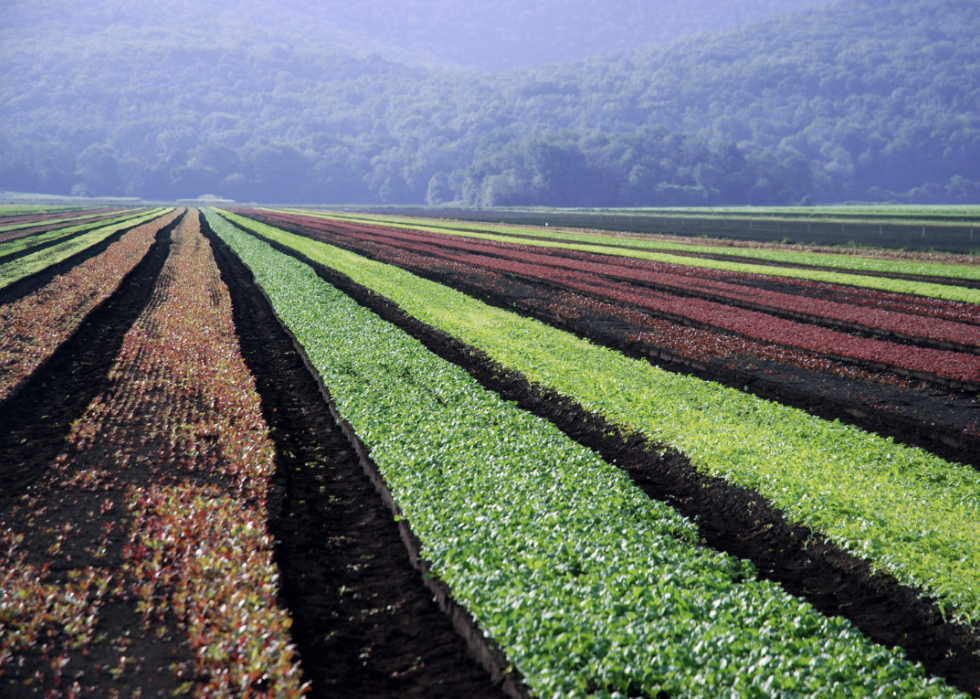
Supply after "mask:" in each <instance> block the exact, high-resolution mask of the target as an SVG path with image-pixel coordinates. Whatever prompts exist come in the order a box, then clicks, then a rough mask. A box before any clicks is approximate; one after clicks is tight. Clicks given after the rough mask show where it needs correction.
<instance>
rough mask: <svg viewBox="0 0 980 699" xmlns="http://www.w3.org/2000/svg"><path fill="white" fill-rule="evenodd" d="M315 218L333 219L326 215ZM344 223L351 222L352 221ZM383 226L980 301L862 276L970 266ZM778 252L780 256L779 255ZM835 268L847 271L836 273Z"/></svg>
mask: <svg viewBox="0 0 980 699" xmlns="http://www.w3.org/2000/svg"><path fill="white" fill-rule="evenodd" d="M306 213H309V212H306ZM315 215H318V216H322V217H328V215H327V214H315ZM329 216H332V215H329ZM345 220H352V219H350V218H349V217H347V218H346V219H345ZM361 220H363V219H361ZM371 222H372V223H377V222H378V221H377V220H372V221H371ZM384 225H386V226H390V227H401V228H408V229H412V230H420V231H429V232H436V233H444V234H448V235H454V236H463V237H467V238H475V239H478V240H490V241H496V242H501V243H515V242H519V243H520V244H521V245H527V246H531V247H541V248H552V249H561V250H576V251H580V252H592V253H599V254H603V255H613V256H619V257H630V258H635V259H640V260H650V261H653V262H664V263H667V264H673V265H681V266H688V267H697V268H705V269H715V270H723V271H728V272H735V273H746V274H766V275H771V276H775V277H786V278H790V279H806V280H809V281H813V282H826V283H830V284H847V285H850V286H858V287H862V288H867V289H880V290H882V291H891V292H895V293H902V294H916V295H919V296H927V297H931V298H938V299H946V300H948V301H961V302H965V303H980V289H974V288H968V287H964V286H956V285H955V284H952V283H950V284H946V283H942V284H940V283H935V282H927V281H914V280H908V279H898V278H892V277H888V276H871V275H868V274H861V273H860V272H874V273H876V274H895V275H921V276H931V277H946V278H949V279H950V280H951V282H955V281H957V280H959V279H966V280H970V281H975V279H976V278H977V275H978V274H980V272H978V269H980V268H977V267H972V266H968V265H944V264H938V263H925V262H911V261H906V260H876V259H873V258H864V257H860V258H859V257H856V256H851V255H836V256H835V255H825V254H815V253H814V254H807V253H794V252H780V251H775V250H754V249H745V248H739V249H738V256H739V257H754V258H757V259H760V261H761V262H764V263H753V262H739V261H733V260H724V259H713V258H710V257H690V256H688V255H685V254H682V253H693V254H706V255H732V249H731V248H720V247H719V248H715V247H711V246H690V245H685V246H683V248H684V249H683V250H676V249H674V247H670V244H663V245H667V246H668V247H667V248H666V249H668V250H670V252H654V251H653V250H651V249H647V248H648V247H652V248H654V249H657V248H659V247H661V244H660V243H656V242H648V241H647V240H643V241H629V240H627V239H619V238H617V239H615V240H616V245H615V246H613V245H610V242H609V241H610V239H609V237H608V236H589V235H586V234H574V233H562V234H561V240H555V239H552V238H553V236H552V235H551V234H550V233H547V234H545V233H540V232H538V231H534V230H531V229H522V230H521V234H520V235H519V236H515V235H512V234H504V233H492V232H483V229H479V230H478V229H472V228H469V227H468V228H466V229H460V228H454V227H449V226H435V225H431V224H428V223H425V224H422V223H418V222H414V223H403V222H397V221H388V220H385V221H384ZM582 237H584V238H586V239H587V240H586V242H577V241H578V240H579V238H582ZM622 243H625V244H622ZM630 243H632V244H630ZM675 247H676V246H675ZM695 248H696V249H695ZM702 248H703V249H702ZM746 252H752V253H753V254H752V255H751V256H750V255H745V254H744V253H746ZM770 253H771V254H770ZM776 253H779V254H778V255H777V254H776ZM773 262H775V263H783V264H787V265H813V266H814V268H808V267H793V266H786V267H782V266H779V265H778V264H771V263H773ZM828 268H829V269H828ZM836 269H841V270H848V271H835V270H836Z"/></svg>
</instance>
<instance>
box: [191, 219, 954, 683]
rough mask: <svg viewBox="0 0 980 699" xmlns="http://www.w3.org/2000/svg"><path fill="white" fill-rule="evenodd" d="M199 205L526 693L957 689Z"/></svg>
mask: <svg viewBox="0 0 980 699" xmlns="http://www.w3.org/2000/svg"><path fill="white" fill-rule="evenodd" d="M206 215H207V217H208V220H209V221H210V223H211V226H212V227H213V228H214V230H215V231H216V232H217V233H218V235H219V236H221V238H222V239H223V240H225V241H226V242H227V243H228V244H229V245H230V246H231V247H232V248H233V249H234V250H235V252H236V253H237V254H238V255H239V257H241V259H242V260H243V261H244V262H245V263H246V264H247V265H248V266H249V267H250V268H251V269H252V271H253V272H254V274H255V278H256V281H257V282H258V283H259V284H260V285H261V286H262V287H263V288H264V289H265V291H266V292H267V293H268V295H269V297H270V298H271V300H272V304H273V306H274V308H275V310H276V312H277V313H278V314H279V316H280V318H281V319H282V320H283V321H284V322H285V323H286V325H287V326H288V327H289V328H290V330H291V331H292V332H293V334H294V335H295V336H296V338H297V339H298V340H299V341H300V342H301V343H302V345H303V347H304V348H305V350H306V353H307V354H308V356H309V357H310V360H311V361H312V363H313V364H314V366H315V367H316V369H317V371H318V372H319V373H320V375H321V376H322V378H323V380H324V382H325V384H326V385H327V386H328V388H329V390H330V391H331V395H332V397H333V399H334V401H335V402H336V405H337V408H338V410H339V411H340V413H341V414H342V416H343V417H344V418H345V419H346V420H348V421H349V422H350V423H351V424H352V426H353V427H354V429H355V430H356V431H357V434H358V435H359V436H360V438H361V439H362V440H363V441H364V442H365V444H367V446H368V447H369V448H370V449H371V456H372V458H373V460H374V461H375V463H376V464H377V465H378V467H379V469H380V470H381V472H382V474H383V475H384V478H385V480H386V482H387V483H388V485H389V486H390V487H391V489H392V491H393V493H394V494H395V497H396V499H397V501H398V503H399V506H400V508H401V509H402V512H403V513H404V515H405V516H406V517H407V518H408V519H409V520H410V522H411V524H412V528H413V530H414V531H415V532H416V534H417V535H418V536H419V538H420V540H421V541H422V543H423V555H424V556H425V558H426V559H427V560H429V561H430V562H431V563H432V565H433V569H434V571H435V572H436V573H437V574H438V575H439V576H440V578H441V579H443V580H444V581H445V582H446V583H447V584H448V585H449V586H450V588H451V590H452V591H453V594H454V596H455V597H456V599H457V600H458V601H459V602H460V603H461V604H463V605H464V606H466V607H467V608H468V609H469V610H470V611H471V612H472V614H473V615H474V617H475V618H476V620H477V621H478V623H479V624H480V626H481V628H482V629H483V630H484V632H485V633H487V635H488V636H490V637H491V638H493V639H495V640H496V641H497V642H498V643H499V644H500V645H501V647H502V648H503V649H504V650H505V652H506V653H507V655H508V657H509V658H510V660H511V661H512V662H513V663H514V664H515V666H516V667H518V668H519V669H520V670H521V672H522V673H523V674H524V676H525V677H526V678H527V680H528V682H529V683H530V685H531V687H532V689H533V691H534V693H535V694H536V695H537V696H540V697H549V698H551V697H554V698H556V699H557V698H558V697H595V698H604V699H613V698H624V697H627V696H630V697H637V696H643V697H654V696H658V693H659V692H665V693H666V694H667V695H670V696H686V697H695V696H699V697H700V696H703V697H736V696H743V697H744V696H759V697H762V696H766V697H837V696H840V697H844V696H870V695H876V694H875V693H876V692H877V693H880V694H878V695H880V696H903V697H925V696H954V695H956V693H955V692H953V691H952V690H950V689H949V688H948V687H947V686H946V685H945V684H944V683H943V682H942V681H940V680H937V679H932V680H929V679H926V678H925V677H924V674H923V672H922V670H921V668H919V667H918V666H913V665H910V664H909V663H908V662H907V661H905V660H904V659H902V657H901V654H900V652H898V653H896V652H895V651H890V650H887V649H883V648H881V647H878V646H875V645H873V644H871V643H869V642H868V641H867V640H866V639H865V638H864V637H863V636H862V635H861V634H860V633H858V632H857V631H855V630H854V629H853V627H852V626H851V625H850V624H849V623H848V622H847V621H844V620H841V619H838V618H833V619H831V618H827V617H823V616H821V615H820V614H818V613H816V612H815V611H814V610H813V608H812V607H810V606H809V605H808V604H807V603H805V602H801V601H800V600H798V599H795V598H793V597H791V596H789V595H787V594H786V593H785V592H784V591H783V590H782V589H781V588H780V587H779V586H777V585H775V584H772V583H770V582H768V581H764V580H757V579H755V576H754V573H753V570H752V566H751V565H750V564H747V563H744V562H741V561H739V560H737V559H734V558H732V557H730V556H726V555H723V554H718V553H716V552H713V551H710V550H707V549H704V548H702V547H700V546H698V544H697V531H696V528H695V527H694V526H693V524H692V523H691V522H689V521H687V520H685V519H684V518H682V517H680V516H679V515H678V514H677V513H676V512H675V511H674V510H673V509H671V508H670V507H668V506H667V505H665V504H663V503H659V502H656V501H651V500H650V499H649V498H648V497H646V496H645V495H644V494H643V493H642V492H640V491H639V490H638V489H636V488H635V487H634V486H633V485H632V484H631V483H630V481H629V478H628V476H627V475H626V474H625V473H623V472H622V471H621V470H619V469H618V468H616V467H614V466H612V465H610V464H608V463H605V462H604V461H602V460H601V459H600V458H599V457H598V456H597V455H596V454H595V453H594V452H592V451H590V450H588V449H586V448H584V447H582V446H581V445H579V444H577V443H576V442H574V441H572V440H571V439H569V438H568V437H566V436H565V435H564V434H563V433H562V432H561V431H559V430H558V429H557V428H556V427H555V426H554V425H552V424H551V423H549V422H547V421H545V420H542V419H539V418H536V417H534V416H532V415H530V414H529V413H526V412H524V411H522V410H520V409H518V408H517V407H515V406H513V405H511V404H508V403H507V402H505V401H503V400H502V399H501V398H500V397H499V396H497V395H496V394H495V393H492V392H490V391H487V390H485V389H483V388H482V387H481V386H479V384H477V383H476V382H475V381H474V380H473V379H472V378H471V377H469V375H468V374H466V373H465V372H464V371H463V370H462V369H461V368H459V367H457V366H455V365H453V364H451V363H449V362H446V361H444V360H442V359H439V358H438V357H436V356H435V355H434V354H432V353H431V352H429V351H428V350H426V349H425V348H424V347H423V346H422V345H421V344H420V343H419V342H417V341H416V340H414V339H413V338H411V337H409V336H408V335H407V334H405V333H404V332H402V331H401V330H399V329H397V328H396V327H395V326H393V325H390V324H388V323H386V322H384V321H382V320H381V319H380V318H378V317H377V316H376V315H374V314H373V313H371V312H370V311H368V310H367V309H365V308H363V307H361V306H359V305H357V304H356V303H355V302H353V301H352V300H351V299H350V298H349V297H347V296H345V295H344V294H342V293H341V292H339V291H338V290H337V289H336V288H334V287H332V286H330V285H329V284H327V283H325V282H324V281H322V280H321V279H319V278H318V277H317V276H316V274H315V272H314V271H313V270H312V269H311V268H310V267H308V266H306V265H304V264H302V263H301V262H299V261H298V260H296V259H294V258H292V257H290V256H287V255H284V254H281V253H279V252H276V251H274V250H273V249H272V248H271V247H270V246H269V245H267V244H266V243H264V242H262V241H261V240H259V239H258V238H256V237H253V236H250V235H248V234H246V233H243V232H242V231H240V230H238V229H237V228H235V227H233V226H231V225H230V224H229V223H228V222H227V221H225V220H222V219H221V218H219V217H218V216H217V215H215V214H214V213H213V212H211V211H206ZM263 232H264V233H267V234H269V233H270V230H267V229H263ZM284 239H286V238H284ZM455 310H457V311H460V312H464V313H465V312H467V311H466V309H465V308H462V307H459V306H456V307H455ZM474 319H477V318H476V316H474ZM526 339H527V340H528V341H533V340H534V338H533V337H531V336H528V337H527V338H526ZM541 349H542V350H543V349H544V348H541ZM591 378H595V377H591Z"/></svg>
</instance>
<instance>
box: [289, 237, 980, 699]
mask: <svg viewBox="0 0 980 699" xmlns="http://www.w3.org/2000/svg"><path fill="white" fill-rule="evenodd" d="M272 244H273V246H274V247H276V248H277V249H279V250H281V251H283V252H285V253H287V254H291V255H293V256H294V257H297V258H299V259H301V260H303V261H304V262H306V263H307V264H310V265H311V266H313V267H314V269H316V271H317V273H318V274H319V275H320V276H321V278H323V279H324V280H326V281H328V282H329V283H331V284H334V285H335V286H337V287H338V288H339V289H341V290H342V291H344V292H345V293H347V294H349V295H350V296H351V297H352V298H354V299H355V300H356V301H357V302H358V303H360V304H362V305H364V306H365V307H367V308H369V309H371V310H372V311H374V312H375V313H378V314H379V315H380V316H381V317H382V318H384V319H385V320H387V321H389V322H391V323H393V324H395V325H397V326H398V327H400V328H401V329H403V330H405V331H406V332H408V333H409V334H410V335H412V336H413V337H415V338H416V339H418V340H419V341H421V342H422V343H423V344H424V345H425V346H426V347H428V348H429V349H430V350H431V351H432V352H434V353H435V354H437V355H439V356H441V357H443V358H444V359H446V360H448V361H451V362H453V363H455V364H458V365H459V366H461V367H463V368H464V369H465V370H466V371H468V372H469V373H470V375H471V376H473V377H474V378H475V379H476V380H477V381H479V382H480V383H481V384H482V385H483V386H485V387H486V388H488V389H490V390H493V391H496V392H497V393H499V394H500V395H501V396H502V397H503V398H504V399H505V400H515V401H517V402H518V405H519V406H520V407H521V408H523V409H525V410H528V411H530V412H532V413H534V414H535V415H538V416H540V417H543V418H545V419H548V420H550V421H552V422H553V423H554V424H556V425H557V426H558V427H559V428H560V429H562V430H563V431H564V432H565V433H566V434H568V435H569V436H570V437H571V438H573V439H575V440H576V441H578V442H579V443H581V444H583V445H585V446H588V447H590V448H592V449H595V450H596V451H597V452H598V453H599V454H601V455H602V456H603V458H605V459H606V460H608V461H609V462H611V463H615V464H617V465H619V466H620V467H621V468H623V469H624V470H626V471H627V472H628V473H629V474H630V475H631V476H632V478H633V481H634V483H636V484H637V486H638V487H640V488H642V489H643V490H644V492H646V493H647V494H649V495H650V496H651V497H653V498H656V499H659V500H663V501H665V502H667V503H669V504H671V505H672V506H673V507H675V508H676V509H677V510H678V511H679V512H681V513H682V514H684V515H685V516H687V517H689V518H691V519H693V520H694V521H696V522H697V523H698V525H699V528H700V531H701V535H702V536H703V537H704V539H705V541H706V543H707V544H708V545H709V546H711V547H713V548H715V549H718V550H720V551H725V552H727V553H731V554H733V555H736V556H739V557H741V558H744V559H748V560H750V561H752V562H753V563H754V564H755V565H756V567H757V568H758V569H759V572H760V575H761V576H762V577H765V578H768V579H771V580H773V581H776V582H778V583H779V584H781V585H782V586H783V587H784V588H785V589H786V590H787V591H788V592H790V593H791V594H794V595H797V596H799V597H803V598H805V599H807V600H808V601H810V602H811V603H812V604H813V605H814V606H815V607H816V608H817V609H819V610H820V611H821V612H823V613H825V614H828V615H839V616H843V617H845V618H847V619H849V620H850V621H851V622H853V623H854V624H855V625H856V626H857V627H858V628H859V629H861V631H862V632H864V633H865V634H866V635H867V636H868V637H869V638H871V639H873V640H874V641H876V642H878V643H881V644H883V645H886V646H896V645H898V646H901V647H903V648H904V649H905V651H906V652H907V655H908V657H909V658H910V659H911V660H913V661H918V662H921V663H922V664H923V665H924V666H925V668H926V670H927V671H928V672H930V673H932V674H934V675H938V676H941V677H944V678H946V680H947V681H948V682H949V683H950V684H952V685H954V686H956V687H958V688H959V689H961V690H962V691H965V692H968V693H970V694H972V695H973V696H980V635H978V633H977V629H973V628H967V627H963V626H959V625H956V624H951V623H946V622H945V621H944V619H943V615H942V613H941V611H940V609H939V608H938V607H937V606H936V605H935V604H932V603H931V602H929V601H928V600H927V599H925V598H924V597H923V596H922V594H921V592H920V591H919V590H916V589H913V588H910V587H908V586H905V585H902V584H900V583H898V582H897V581H896V580H895V579H894V578H893V577H891V576H887V575H881V574H875V573H873V572H872V571H871V570H870V568H869V566H868V565H867V563H865V562H863V561H861V560H859V559H857V558H855V557H854V556H852V555H850V554H849V553H847V552H846V551H843V550H842V549H841V548H840V547H838V546H836V545H834V544H833V543H831V542H828V541H826V540H825V539H824V538H823V537H821V536H820V535H818V534H815V533H813V532H811V531H810V530H809V529H806V528H804V527H798V526H794V525H792V524H790V523H788V522H787V521H786V520H785V518H784V516H783V514H782V513H781V512H780V511H779V510H778V509H776V508H775V507H773V506H772V504H771V503H769V502H768V501H767V500H766V499H765V498H763V497H762V496H760V495H759V494H758V493H756V492H754V491H750V490H746V489H743V488H739V487H737V486H733V485H731V484H729V483H727V482H726V481H723V480H719V479H715V478H710V477H706V476H704V475H701V474H698V473H697V472H696V471H695V470H694V468H693V467H692V466H691V465H690V463H689V462H688V461H687V459H686V457H684V456H683V455H682V454H679V453H677V452H671V451H667V452H666V453H663V454H662V455H661V454H660V453H659V450H658V449H657V448H656V447H658V445H652V444H648V443H646V442H645V441H643V440H642V439H640V438H638V437H635V436H634V437H629V438H627V437H624V436H623V435H622V433H621V432H620V431H619V430H618V429H617V428H616V427H615V426H613V425H611V424H609V423H607V422H606V421H605V420H604V419H603V418H601V417H599V416H596V415H592V414H589V413H588V412H587V411H586V410H585V409H584V408H582V407H581V406H580V405H578V404H576V403H574V402H572V401H569V400H567V399H564V398H562V397H560V396H558V395H556V394H554V393H551V392H549V391H547V390H543V389H541V388H540V387H537V386H533V385H531V384H529V383H528V382H527V381H526V379H524V378H523V377H522V376H521V375H520V374H517V373H515V372H511V371H507V370H506V369H504V368H502V367H500V366H498V365H494V364H493V363H492V362H491V361H490V360H489V359H488V358H487V357H485V356H483V355H482V354H481V353H480V352H479V351H477V350H474V349H473V348H471V347H468V346H466V345H465V344H463V343H461V342H459V341H458V340H456V339H454V338H452V337H450V336H447V335H446V334H444V333H442V332H440V331H438V330H435V329H433V328H431V327H429V326H427V325H424V324H423V323H420V322H419V321H417V320H415V319H414V318H412V317H410V316H407V315H406V314H404V313H403V312H402V311H401V310H399V309H398V307H397V306H396V305H395V304H393V303H391V302H390V301H388V300H387V299H385V298H383V297H381V296H378V295H377V294H375V293H374V292H372V291H370V290H368V289H367V288H365V287H363V286H361V285H359V284H357V283H355V282H353V281H352V280H350V279H349V278H347V277H346V276H344V275H342V274H339V273H337V272H336V271H334V270H331V269H329V268H326V267H324V266H322V265H319V264H317V263H315V262H313V261H312V260H310V259H309V258H306V257H305V256H303V255H301V254H299V253H296V252H295V251H292V250H290V249H289V248H286V247H285V246H282V245H279V244H277V243H272Z"/></svg>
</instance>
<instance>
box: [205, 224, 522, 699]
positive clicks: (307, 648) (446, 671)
mask: <svg viewBox="0 0 980 699" xmlns="http://www.w3.org/2000/svg"><path fill="white" fill-rule="evenodd" d="M202 229H203V230H205V232H206V234H207V235H208V237H209V239H210V240H211V244H212V248H213V249H214V251H215V258H216V260H217V261H218V266H219V269H220V270H221V275H222V278H223V280H224V281H225V283H226V284H227V285H228V287H229V290H230V291H231V298H232V306H233V312H234V318H235V324H236V327H237V329H238V334H239V341H240V342H241V348H242V354H243V356H244V357H245V361H246V363H247V365H248V367H249V369H250V371H251V372H252V374H253V375H254V376H255V377H256V379H257V387H258V391H259V394H260V396H261V398H262V409H263V415H264V417H265V419H266V421H267V422H268V423H269V425H270V426H271V427H272V428H273V432H272V435H273V438H274V440H275V442H276V449H277V471H276V474H275V476H274V477H273V485H272V490H271V495H270V499H269V528H270V531H271V532H272V534H273V536H274V537H275V539H276V541H277V549H276V551H277V553H276V563H277V565H278V566H279V570H280V576H281V577H280V584H281V591H282V592H281V594H282V601H283V603H284V604H285V605H286V606H288V607H289V609H290V610H291V612H292V616H293V619H294V625H293V638H294V640H295V642H296V644H297V646H298V648H299V653H300V658H301V662H302V668H303V671H304V673H305V676H306V679H309V680H311V681H312V683H313V684H312V692H311V694H310V696H311V697H351V698H354V697H358V698H366V697H392V698H394V697H432V698H439V697H445V698H446V699H449V698H450V697H452V698H456V697H473V698H477V697H488V698H489V697H503V696H504V695H503V693H502V692H501V691H500V690H499V689H497V688H495V687H494V686H493V685H492V683H491V680H490V676H489V675H488V674H487V673H486V672H485V671H484V670H483V669H482V668H481V667H479V666H478V665H477V664H476V662H475V661H474V660H472V659H471V658H470V657H469V655H468V652H467V646H466V643H465V642H464V641H463V639H462V638H461V637H460V636H459V635H458V634H457V633H456V632H455V630H454V629H453V626H452V624H451V622H450V620H449V618H448V617H447V616H446V615H444V614H443V613H442V612H441V611H440V609H439V607H438V606H437V604H436V603H435V602H434V600H433V597H432V593H431V592H430V591H429V590H428V589H427V588H426V586H425V585H424V584H423V580H422V577H421V576H420V575H419V573H418V572H417V571H416V570H415V569H414V568H413V567H412V565H411V562H410V560H409V556H408V552H407V551H406V548H405V544H404V543H403V541H402V538H401V536H400V533H399V527H398V525H397V524H396V523H395V521H394V520H393V517H392V513H391V512H390V510H389V509H388V507H387V506H386V505H385V504H384V502H383V501H382V499H381V497H380V496H379V494H378V492H377V491H376V490H375V488H374V486H373V485H372V483H371V482H370V481H369V480H368V478H367V476H366V475H365V473H364V471H363V469H362V467H361V465H360V463H359V461H358V455H357V454H356V453H355V451H354V449H353V448H352V445H351V443H350V442H349V441H348V440H347V438H346V437H345V436H344V434H343V433H342V432H341V430H340V428H339V427H338V425H337V423H336V422H335V421H334V419H333V417H332V416H331V414H330V411H329V409H328V406H327V404H326V403H325V402H324V399H323V397H322V396H321V394H320V389H319V386H318V384H317V382H316V380H315V379H314V378H313V376H311V374H310V372H309V371H308V369H307V368H306V365H305V364H304V362H303V359H302V357H301V356H300V355H299V354H298V353H297V351H296V350H295V348H294V346H293V344H292V340H291V338H290V337H289V336H288V335H287V334H286V333H285V332H284V331H283V329H282V328H281V327H280V325H279V323H278V320H277V318H276V316H275V315H274V313H273V311H272V309H271V308H270V307H269V305H268V303H267V301H266V300H265V298H264V297H263V296H262V294H261V293H260V292H259V290H258V289H257V287H256V286H255V284H254V282H253V280H252V275H251V273H250V272H249V271H248V269H247V268H245V267H244V265H242V263H241V262H240V261H238V259H237V258H236V257H235V256H234V254H233V253H231V252H230V251H229V250H228V249H227V247H226V246H225V245H224V244H223V243H222V242H221V241H220V240H219V239H218V238H217V237H216V236H214V235H213V233H211V232H210V229H209V228H208V227H207V224H206V222H205V221H203V220H202Z"/></svg>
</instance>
